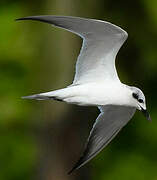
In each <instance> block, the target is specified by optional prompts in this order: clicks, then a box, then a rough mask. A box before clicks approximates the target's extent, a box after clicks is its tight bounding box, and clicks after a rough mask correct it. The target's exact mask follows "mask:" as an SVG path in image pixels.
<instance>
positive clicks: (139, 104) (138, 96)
mask: <svg viewBox="0 0 157 180" xmlns="http://www.w3.org/2000/svg"><path fill="white" fill-rule="evenodd" d="M131 91H132V100H133V104H134V106H135V107H136V109H138V110H140V111H141V112H142V113H143V114H144V116H145V117H146V118H147V119H148V120H151V117H150V115H149V113H148V111H147V108H146V100H145V96H144V94H143V92H142V91H141V90H140V89H139V88H136V87H131Z"/></svg>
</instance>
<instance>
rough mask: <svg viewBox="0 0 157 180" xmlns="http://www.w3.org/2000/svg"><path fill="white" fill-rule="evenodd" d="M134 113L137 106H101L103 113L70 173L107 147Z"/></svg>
mask: <svg viewBox="0 0 157 180" xmlns="http://www.w3.org/2000/svg"><path fill="white" fill-rule="evenodd" d="M134 113H135V108H131V107H123V106H106V107H103V109H102V108H101V113H100V114H99V116H98V118H97V119H96V122H95V123H94V126H93V128H92V130H91V132H90V135H89V138H88V141H87V145H86V148H85V151H84V153H83V155H82V156H81V158H80V159H79V160H78V162H77V163H76V164H75V166H74V167H73V168H72V169H71V171H69V173H68V174H70V173H72V172H73V171H74V170H76V169H79V168H80V167H81V166H83V165H84V164H86V163H87V162H88V161H90V160H91V159H92V158H93V157H95V156H96V155H97V154H98V153H99V152H100V151H101V150H102V149H103V148H105V147H106V146H107V145H108V144H109V143H110V142H111V141H112V139H113V138H114V137H115V136H116V135H117V134H118V133H119V131H120V130H121V129H122V128H123V127H124V126H125V125H126V124H127V122H128V121H129V120H130V119H131V117H132V116H133V114H134Z"/></svg>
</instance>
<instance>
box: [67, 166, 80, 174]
mask: <svg viewBox="0 0 157 180" xmlns="http://www.w3.org/2000/svg"><path fill="white" fill-rule="evenodd" d="M77 169H79V167H77V166H74V167H73V168H72V169H71V170H70V171H69V172H68V173H67V174H68V175H70V174H71V173H73V172H74V171H75V170H77Z"/></svg>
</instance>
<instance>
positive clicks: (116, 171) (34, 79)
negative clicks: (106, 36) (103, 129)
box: [0, 0, 157, 180]
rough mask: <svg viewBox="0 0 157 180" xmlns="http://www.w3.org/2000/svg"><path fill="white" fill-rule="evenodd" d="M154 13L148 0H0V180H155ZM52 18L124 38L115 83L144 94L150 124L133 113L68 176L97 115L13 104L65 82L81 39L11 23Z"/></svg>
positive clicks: (58, 106) (49, 104)
mask: <svg viewBox="0 0 157 180" xmlns="http://www.w3.org/2000/svg"><path fill="white" fill-rule="evenodd" d="M156 9H157V2H156V1H154V0H134V1H126V0H119V1H113V0H75V1H74V0H38V1H35V0H34V1H31V0H23V1H21V0H14V1H13V0H1V1H0V180H28V179H30V180H31V179H32V180H34V179H36V180H88V179H90V180H95V179H99V180H104V179H105V180H115V179H116V180H132V179H135V180H147V179H149V180H157V121H156V119H157V111H156V108H157V95H156V92H157V85H156V82H157V80H156V79H157V11H156ZM51 14H57V15H71V16H81V17H89V18H96V19H102V20H106V21H110V22H112V23H114V24H116V25H119V26H120V27H122V28H124V29H125V30H126V31H127V32H128V33H129V38H128V40H127V42H126V43H125V45H124V46H123V47H122V48H121V51H120V52H119V54H118V56H117V60H116V66H117V68H118V73H119V76H120V78H121V80H122V82H124V83H127V84H129V85H134V86H137V87H139V88H141V89H142V90H143V91H144V93H145V95H146V98H147V106H148V109H149V111H150V114H151V117H152V123H150V122H148V121H147V120H146V119H145V118H144V117H143V116H142V114H141V113H140V112H136V115H135V116H134V117H133V119H132V120H131V121H130V122H129V124H128V125H127V126H126V127H125V128H124V129H123V130H122V131H121V132H120V133H119V134H118V136H117V137H116V138H115V139H114V140H113V141H112V143H110V145H108V147H107V148H106V149H105V150H103V151H102V152H101V153H100V154H99V155H97V157H96V158H94V159H93V160H92V161H90V162H89V163H88V164H87V165H86V166H84V167H82V168H81V169H80V170H78V171H76V172H74V173H73V174H72V175H70V176H69V175H67V172H68V171H69V170H70V169H71V167H72V166H73V165H74V163H75V162H76V161H77V160H78V158H79V156H80V154H81V153H82V151H83V148H84V144H85V142H86V139H87V137H88V134H89V131H90V129H91V127H92V124H93V122H94V120H95V118H96V117H97V115H98V113H99V112H98V110H97V108H93V107H92V108H91V107H79V106H75V105H68V104H65V103H61V102H55V101H33V100H30V101H28V100H22V99H21V98H20V97H21V96H24V95H30V94H34V93H40V92H45V91H50V90H54V89H58V88H63V87H65V86H67V85H69V84H70V83H71V82H72V78H73V74H74V66H75V62H76V57H77V55H78V53H79V49H80V46H81V39H80V38H79V37H77V36H76V35H74V34H72V33H70V32H66V31H64V30H61V29H57V28H55V27H51V26H50V25H48V24H45V23H40V22H35V21H34V22H31V21H24V22H22V21H21V22H15V21H14V19H16V18H20V17H24V16H29V15H51ZM117 93H118V92H117Z"/></svg>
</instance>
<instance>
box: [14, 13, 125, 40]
mask: <svg viewBox="0 0 157 180" xmlns="http://www.w3.org/2000/svg"><path fill="white" fill-rule="evenodd" d="M16 20H17V21H19V20H35V21H41V22H45V23H49V24H52V25H54V26H58V27H60V28H63V29H66V30H68V31H71V32H73V33H75V34H77V35H79V36H80V37H82V38H86V36H87V35H88V34H90V35H91V34H96V36H97V37H99V36H101V35H103V34H106V33H108V34H110V35H114V34H115V35H121V36H117V38H122V39H124V41H125V40H126V39H127V37H128V34H127V32H126V31H124V30H123V29H122V28H120V27H118V26H116V25H114V24H112V23H110V22H107V21H102V20H96V19H88V18H81V17H72V16H53V15H44V16H28V17H23V18H18V19H16ZM96 36H94V37H96ZM90 38H91V36H90Z"/></svg>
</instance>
